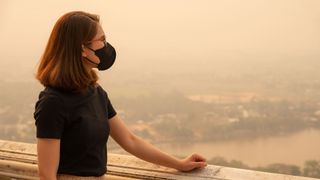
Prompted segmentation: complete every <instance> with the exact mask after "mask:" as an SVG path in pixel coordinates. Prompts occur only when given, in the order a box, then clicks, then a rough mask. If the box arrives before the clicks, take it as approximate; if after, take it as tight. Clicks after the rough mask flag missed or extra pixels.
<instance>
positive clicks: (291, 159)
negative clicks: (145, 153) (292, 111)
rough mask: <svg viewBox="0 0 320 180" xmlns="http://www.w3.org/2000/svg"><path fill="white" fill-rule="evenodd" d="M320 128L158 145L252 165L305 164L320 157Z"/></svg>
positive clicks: (208, 157)
mask: <svg viewBox="0 0 320 180" xmlns="http://www.w3.org/2000/svg"><path fill="white" fill-rule="evenodd" d="M319 140H320V130H304V131H302V132H299V133H295V134H292V135H287V136H281V137H269V138H257V139H254V140H241V141H238V140H237V141H227V142H205V143H204V142H199V143H195V144H176V145H172V144H163V145H157V147H159V148H160V149H162V150H163V151H165V152H168V153H170V154H174V155H184V156H187V155H189V154H191V153H193V152H197V153H199V154H202V155H203V156H205V157H206V158H207V159H208V160H209V159H210V158H213V157H215V156H222V157H224V158H225V159H226V160H228V161H229V160H232V159H234V160H240V161H242V162H243V163H245V164H247V165H249V166H252V167H253V166H265V165H268V164H271V163H284V164H294V165H298V166H303V164H304V162H305V161H306V160H320V143H319Z"/></svg>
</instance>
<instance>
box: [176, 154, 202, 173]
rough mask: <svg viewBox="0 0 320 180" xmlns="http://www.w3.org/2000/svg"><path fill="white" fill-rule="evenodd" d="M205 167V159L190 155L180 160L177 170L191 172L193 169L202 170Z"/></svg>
mask: <svg viewBox="0 0 320 180" xmlns="http://www.w3.org/2000/svg"><path fill="white" fill-rule="evenodd" d="M206 166H207V162H206V159H205V158H204V157H202V156H200V155H198V154H192V155H190V156H188V157H186V158H185V159H182V160H181V162H180V166H179V168H178V170H180V171H185V172H186V171H191V170H193V169H198V168H199V169H203V168H205V167H206Z"/></svg>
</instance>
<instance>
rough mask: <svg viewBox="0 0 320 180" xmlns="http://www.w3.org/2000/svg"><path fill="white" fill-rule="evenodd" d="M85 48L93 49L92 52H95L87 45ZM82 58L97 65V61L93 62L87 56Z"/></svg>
mask: <svg viewBox="0 0 320 180" xmlns="http://www.w3.org/2000/svg"><path fill="white" fill-rule="evenodd" d="M85 48H88V49H90V50H91V51H93V52H94V53H95V51H94V50H93V49H91V48H89V47H87V46H85ZM84 59H85V60H87V61H89V62H91V63H92V64H95V65H97V66H98V65H99V64H98V63H96V62H93V61H92V60H90V59H89V58H87V57H84Z"/></svg>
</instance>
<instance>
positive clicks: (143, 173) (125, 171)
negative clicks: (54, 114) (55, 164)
mask: <svg viewBox="0 0 320 180" xmlns="http://www.w3.org/2000/svg"><path fill="white" fill-rule="evenodd" d="M107 166H108V172H107V174H108V175H107V176H108V177H109V179H110V180H111V179H186V180H189V179H190V180H191V179H192V180H193V179H199V180H203V179H215V180H269V179H270V180H312V179H313V180H315V179H314V178H306V177H299V176H289V175H283V174H274V173H266V172H259V171H252V170H244V169H236V168H229V167H222V166H215V165H208V166H207V167H206V168H205V169H202V170H195V171H192V172H188V173H184V172H179V171H177V170H175V169H171V168H166V167H162V166H158V165H155V164H151V163H148V162H145V161H142V160H140V159H138V158H135V157H133V156H127V155H117V154H108V164H107ZM0 179H39V178H38V169H37V155H36V145H35V144H29V143H22V142H15V141H4V140H0Z"/></svg>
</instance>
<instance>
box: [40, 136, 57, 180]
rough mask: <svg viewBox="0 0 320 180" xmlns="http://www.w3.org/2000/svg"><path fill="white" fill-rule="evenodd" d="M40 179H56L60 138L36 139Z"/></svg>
mask: <svg viewBox="0 0 320 180" xmlns="http://www.w3.org/2000/svg"><path fill="white" fill-rule="evenodd" d="M37 151H38V170H39V177H40V180H56V179H57V171H58V166H59V157H60V139H45V138H38V139H37Z"/></svg>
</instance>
